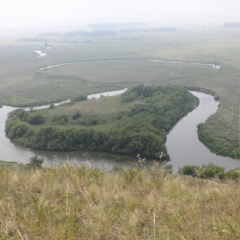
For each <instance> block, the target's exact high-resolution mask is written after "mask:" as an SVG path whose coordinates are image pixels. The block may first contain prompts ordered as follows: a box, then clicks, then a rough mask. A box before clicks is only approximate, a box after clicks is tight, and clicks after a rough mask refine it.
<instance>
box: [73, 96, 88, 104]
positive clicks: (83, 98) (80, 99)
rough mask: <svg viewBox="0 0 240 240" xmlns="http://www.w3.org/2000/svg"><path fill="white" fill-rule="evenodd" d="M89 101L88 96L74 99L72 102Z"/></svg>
mask: <svg viewBox="0 0 240 240" xmlns="http://www.w3.org/2000/svg"><path fill="white" fill-rule="evenodd" d="M85 100H87V95H81V96H79V97H76V98H74V99H73V100H72V101H73V102H81V101H85Z"/></svg>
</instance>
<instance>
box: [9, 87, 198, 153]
mask: <svg viewBox="0 0 240 240" xmlns="http://www.w3.org/2000/svg"><path fill="white" fill-rule="evenodd" d="M197 102H198V101H197V98H195V97H194V96H193V95H192V94H190V93H189V92H188V91H187V90H186V89H184V88H180V87H156V86H144V85H139V86H137V87H134V88H131V89H129V90H128V91H127V92H126V93H124V94H123V95H121V96H118V97H111V98H110V97H107V98H101V99H97V100H90V101H83V102H80V103H73V104H71V105H69V104H67V105H65V106H60V107H58V108H55V109H51V108H50V109H46V110H41V111H31V112H25V111H24V110H21V109H19V110H16V111H14V112H13V113H11V114H10V117H9V119H8V120H7V123H6V134H7V136H8V137H9V138H10V139H11V140H12V141H13V142H14V143H17V144H21V145H23V146H25V147H30V148H34V149H47V150H97V151H106V152H112V153H118V154H127V155H133V156H136V154H141V155H142V156H145V157H158V156H159V155H160V153H161V152H164V153H166V148H165V146H164V143H165V141H166V135H167V133H168V132H169V131H170V130H171V128H172V127H173V126H174V125H175V124H176V123H177V121H178V120H179V119H180V118H182V117H183V116H185V115H186V114H187V113H188V112H189V111H191V110H192V109H194V107H196V105H197ZM63 113H64V114H63Z"/></svg>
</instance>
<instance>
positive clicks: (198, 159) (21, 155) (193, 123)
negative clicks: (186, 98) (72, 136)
mask: <svg viewBox="0 0 240 240" xmlns="http://www.w3.org/2000/svg"><path fill="white" fill-rule="evenodd" d="M124 91H126V89H123V90H119V91H113V92H105V93H100V94H92V95H89V96H88V99H92V98H99V97H101V96H113V95H118V94H121V93H123V92H124ZM191 93H192V94H193V95H195V96H197V97H198V98H199V100H200V104H199V106H198V107H197V108H196V109H194V110H193V111H192V112H191V113H189V114H188V115H187V116H185V117H184V118H183V119H181V120H180V121H179V122H178V123H177V124H176V126H175V127H174V128H173V129H172V130H171V132H170V133H169V134H168V136H167V142H166V147H167V150H168V153H169V155H170V158H171V161H170V162H169V163H168V164H172V166H173V169H174V171H176V170H177V169H178V168H179V167H182V166H184V165H202V164H208V163H210V162H212V163H214V164H216V165H219V166H223V167H225V168H226V169H227V170H228V169H233V168H236V167H240V161H237V160H234V159H232V158H228V157H222V156H217V155H215V154H213V153H211V152H210V151H209V150H208V149H207V148H206V147H205V146H204V145H203V144H202V143H201V142H200V141H199V140H198V136H197V125H198V124H199V123H201V122H205V121H206V119H207V118H208V117H209V116H210V115H212V114H214V113H215V112H216V111H217V109H218V104H219V102H217V101H215V100H214V98H213V97H212V96H211V95H208V94H204V93H199V92H191ZM67 101H69V100H67ZM56 105H59V104H56ZM46 107H49V105H46V106H41V107H35V108H34V109H42V108H46ZM14 109H16V108H13V107H9V106H2V108H0V160H4V161H15V162H19V163H24V164H25V163H28V162H29V159H30V157H32V156H34V155H35V154H37V155H38V156H39V157H42V158H44V166H46V167H49V166H51V165H52V164H58V163H62V162H66V161H67V160H68V161H70V162H71V163H76V164H79V163H87V164H88V165H90V166H94V167H104V168H105V169H112V168H113V167H114V166H119V165H121V166H124V167H128V168H129V167H130V166H131V164H130V163H129V161H124V160H123V161H113V160H109V159H104V158H103V157H101V155H102V154H101V153H97V152H96V153H89V154H87V153H84V152H80V151H71V152H59V151H44V150H42V151H41V150H32V149H26V148H23V147H19V146H17V145H15V144H13V143H11V141H10V140H9V139H8V138H7V137H6V135H5V122H6V120H7V116H8V113H10V112H11V111H13V110H14ZM26 110H29V108H26Z"/></svg>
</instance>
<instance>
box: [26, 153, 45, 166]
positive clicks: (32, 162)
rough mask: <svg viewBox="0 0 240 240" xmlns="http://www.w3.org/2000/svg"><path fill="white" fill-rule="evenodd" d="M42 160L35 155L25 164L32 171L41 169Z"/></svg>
mask: <svg viewBox="0 0 240 240" xmlns="http://www.w3.org/2000/svg"><path fill="white" fill-rule="evenodd" d="M43 162H44V161H43V158H39V157H38V156H37V155H35V156H33V157H30V163H28V164H27V166H29V167H30V168H32V169H36V168H41V167H42V164H43Z"/></svg>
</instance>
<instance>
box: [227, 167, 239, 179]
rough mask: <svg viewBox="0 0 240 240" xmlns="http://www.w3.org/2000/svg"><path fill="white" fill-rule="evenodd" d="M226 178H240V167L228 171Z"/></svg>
mask: <svg viewBox="0 0 240 240" xmlns="http://www.w3.org/2000/svg"><path fill="white" fill-rule="evenodd" d="M226 178H227V179H232V180H240V168H236V169H233V170H230V171H228V172H226Z"/></svg>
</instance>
